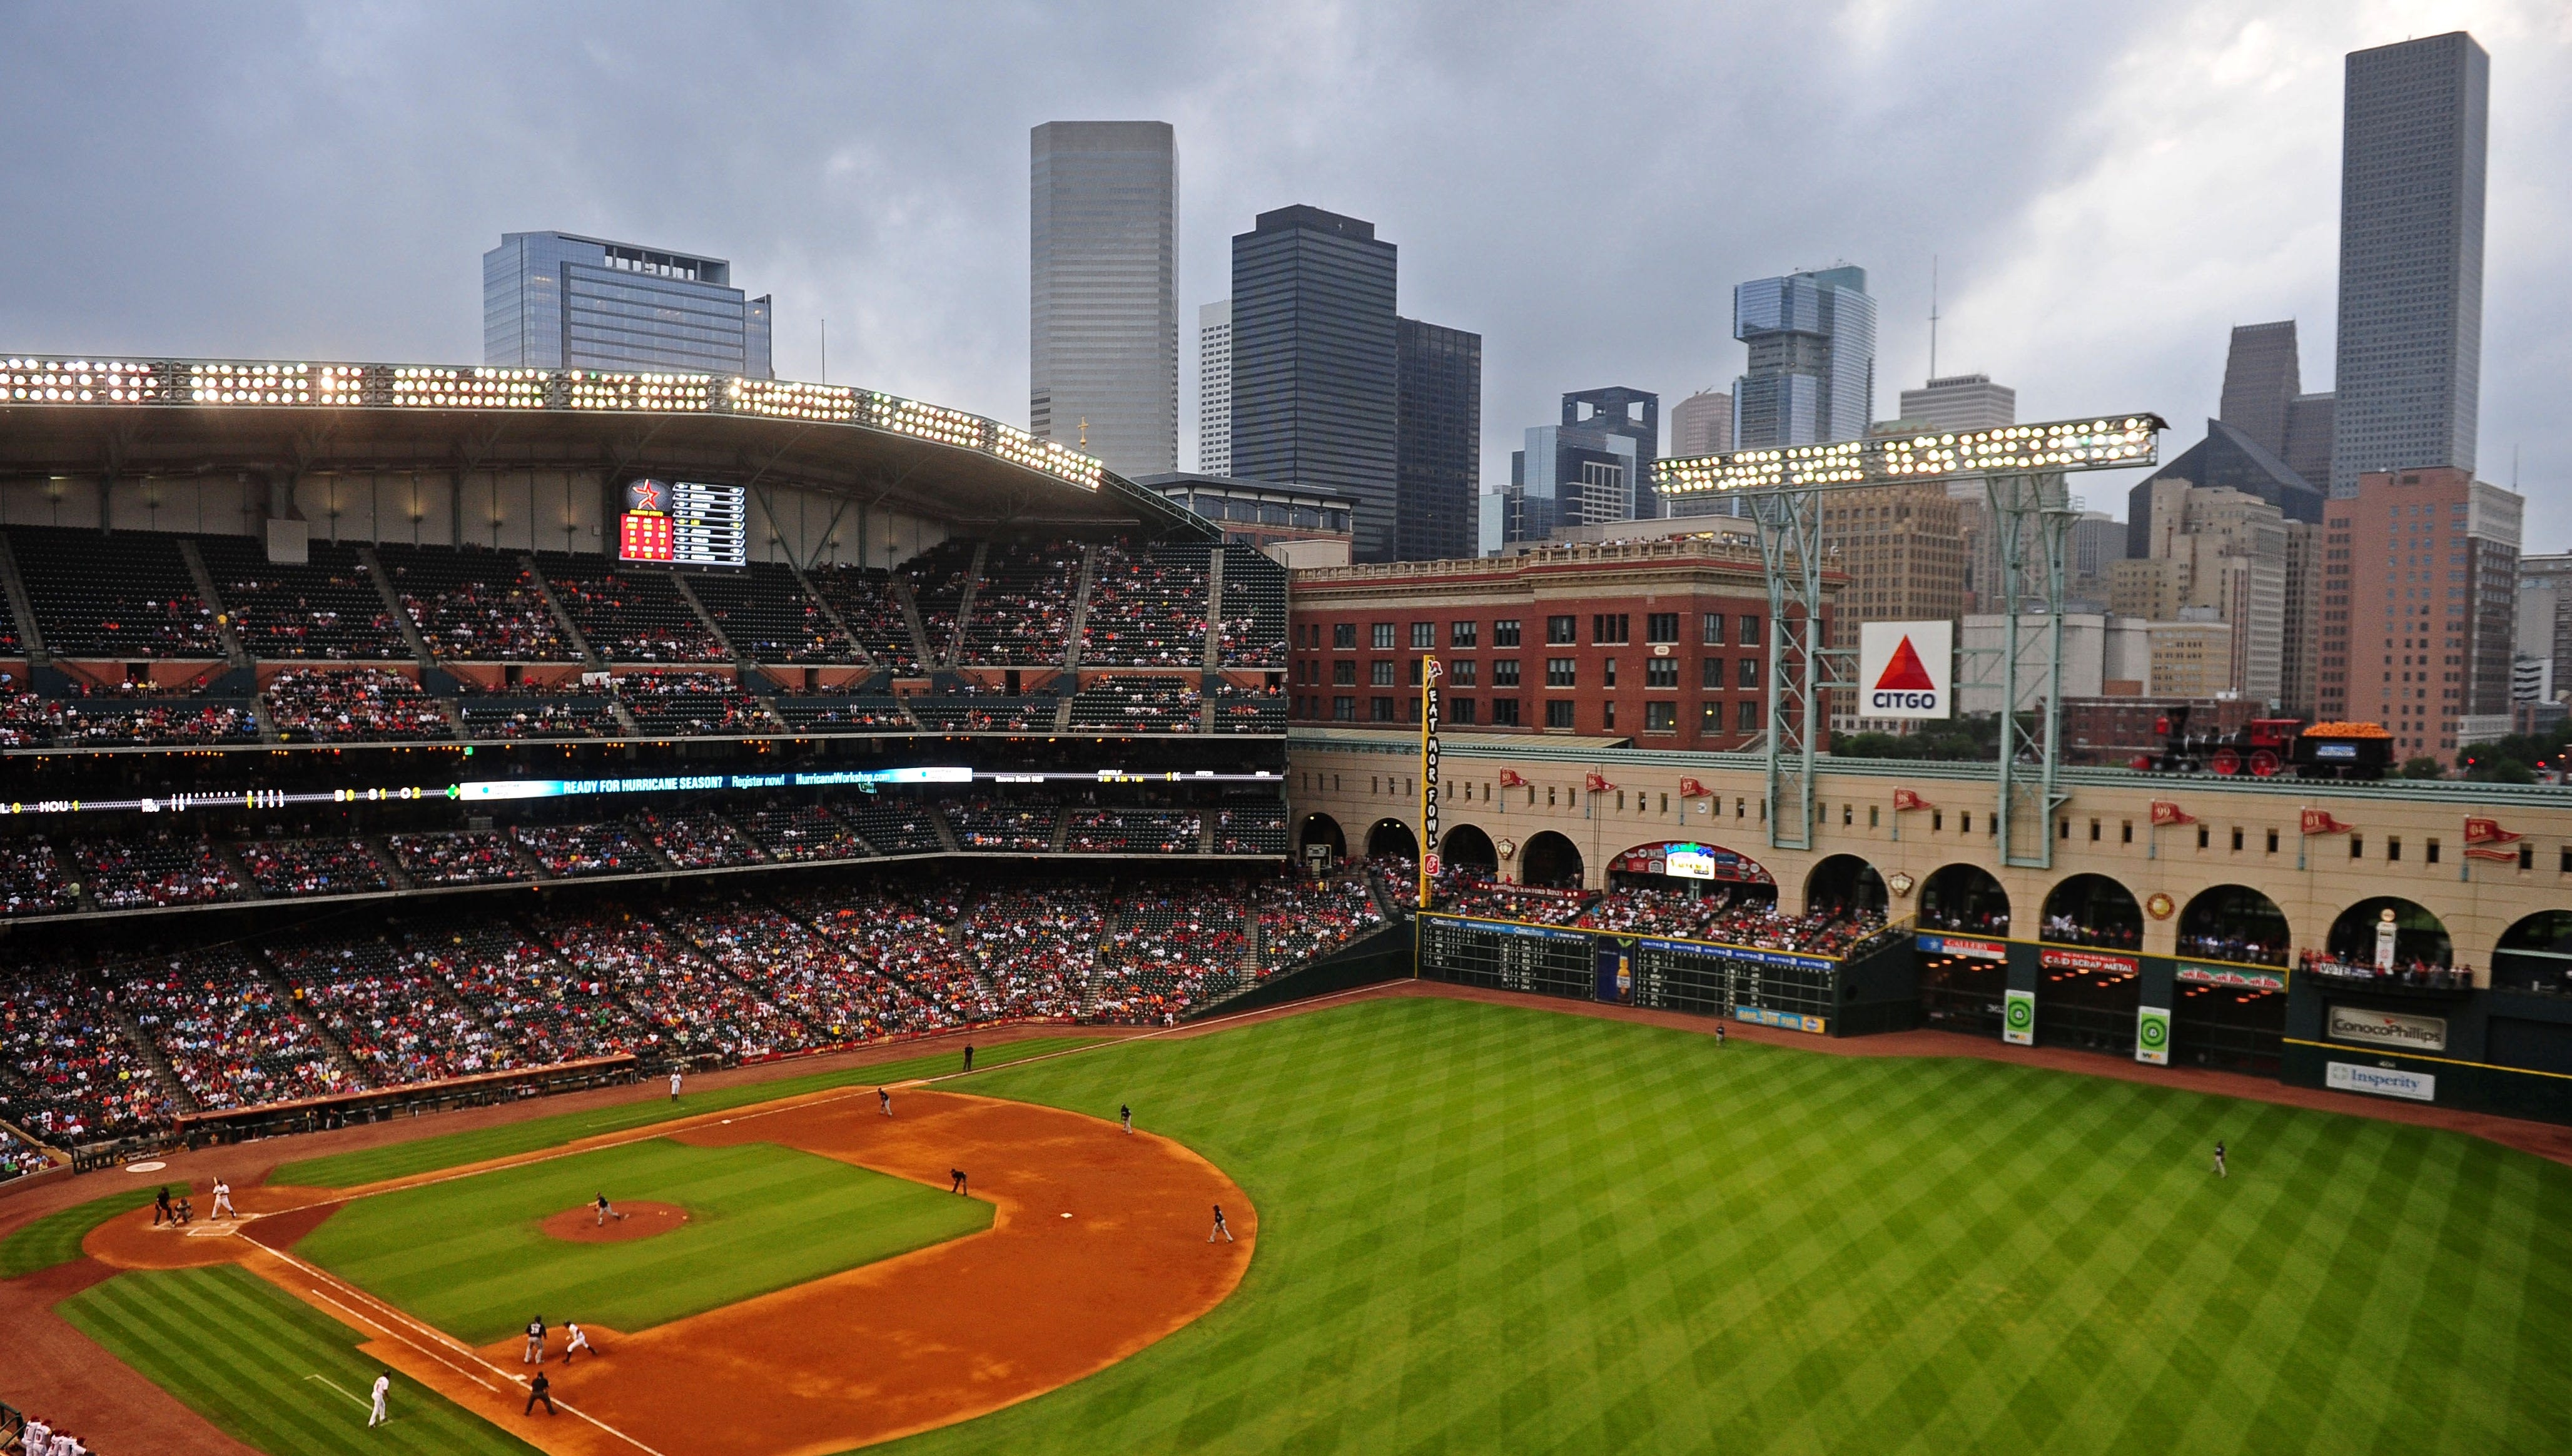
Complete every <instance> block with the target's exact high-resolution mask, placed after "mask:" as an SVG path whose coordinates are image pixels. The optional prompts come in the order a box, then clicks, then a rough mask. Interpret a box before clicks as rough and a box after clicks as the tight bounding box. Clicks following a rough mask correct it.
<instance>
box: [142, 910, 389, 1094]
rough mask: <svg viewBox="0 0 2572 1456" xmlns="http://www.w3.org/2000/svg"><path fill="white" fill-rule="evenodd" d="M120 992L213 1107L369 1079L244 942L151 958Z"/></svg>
mask: <svg viewBox="0 0 2572 1456" xmlns="http://www.w3.org/2000/svg"><path fill="white" fill-rule="evenodd" d="M117 992H118V994H119V995H120V996H121V997H123V998H124V1000H125V1003H126V1005H127V1006H128V1007H129V1008H131V1010H132V1013H133V1016H134V1021H135V1025H137V1026H139V1027H141V1028H142V1029H143V1034H144V1035H145V1036H147V1037H150V1038H151V1039H152V1042H153V1045H154V1046H155V1047H156V1048H158V1049H159V1050H160V1053H161V1055H162V1057H163V1058H164V1059H166V1060H167V1061H168V1062H169V1064H170V1070H171V1071H172V1072H174V1073H176V1074H177V1075H178V1078H179V1084H180V1086H182V1087H184V1088H185V1089H187V1092H188V1095H189V1096H190V1097H191V1098H193V1099H194V1100H195V1101H196V1103H197V1105H198V1106H199V1107H200V1108H202V1109H204V1110H207V1111H214V1110H217V1109H219V1108H224V1107H239V1106H250V1105H254V1104H256V1103H260V1102H275V1101H287V1100H291V1099H293V1098H296V1097H311V1096H325V1095H328V1094H329V1093H332V1092H350V1091H354V1090H356V1089H357V1088H358V1087H360V1086H362V1084H361V1083H360V1081H359V1080H358V1079H356V1078H354V1077H352V1076H351V1075H350V1074H349V1072H348V1071H347V1069H346V1068H344V1067H342V1066H340V1064H339V1063H338V1061H337V1060H336V1059H334V1058H333V1057H332V1056H331V1055H330V1051H329V1046H328V1044H327V1043H326V1042H324V1041H323V1040H322V1037H321V1035H320V1034H319V1033H318V1032H316V1031H315V1029H314V1026H313V1023H312V1022H310V1021H308V1020H306V1018H305V1017H304V1015H303V1014H302V1013H301V1012H299V1011H298V1010H297V1009H296V1007H295V1004H294V1002H293V1001H292V1000H291V999H290V998H289V997H288V996H287V995H286V994H285V993H284V992H281V991H280V990H278V988H277V986H276V985H275V984H274V983H272V982H270V981H269V980H268V979H267V978H266V977H264V976H262V975H261V974H260V972H259V969H258V967H257V966H256V965H255V964H254V963H253V962H252V961H251V959H250V957H249V955H248V954H247V953H246V952H245V951H244V950H243V949H242V948H240V947H238V946H220V947H215V948H211V949H205V950H197V951H191V952H185V953H180V954H172V955H166V956H156V957H150V958H147V959H145V960H143V961H142V962H140V963H138V964H136V965H133V966H131V967H128V968H126V969H125V972H124V974H123V975H122V976H121V977H120V978H119V980H118V983H117Z"/></svg>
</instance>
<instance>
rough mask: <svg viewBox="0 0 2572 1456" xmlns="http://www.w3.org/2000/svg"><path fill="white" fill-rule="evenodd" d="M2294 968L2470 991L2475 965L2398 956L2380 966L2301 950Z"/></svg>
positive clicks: (2377, 982)
mask: <svg viewBox="0 0 2572 1456" xmlns="http://www.w3.org/2000/svg"><path fill="white" fill-rule="evenodd" d="M2295 969H2296V970H2297V971H2300V972H2302V973H2304V974H2305V975H2307V976H2318V977H2321V978H2323V979H2325V980H2329V981H2339V982H2346V983H2349V984H2352V985H2358V986H2384V987H2393V986H2399V987H2408V988H2411V989H2413V990H2417V991H2470V990H2472V989H2473V984H2474V968H2473V967H2471V966H2449V965H2446V964H2445V963H2443V962H2438V961H2432V960H2429V959H2428V958H2427V957H2424V956H2404V957H2398V958H2396V959H2395V961H2394V963H2393V964H2392V965H2390V966H2378V965H2377V964H2375V963H2374V962H2373V961H2361V960H2358V959H2356V958H2354V957H2349V956H2336V955H2333V954H2331V953H2330V952H2328V951H2301V952H2298V953H2296V956H2295Z"/></svg>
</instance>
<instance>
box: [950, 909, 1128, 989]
mask: <svg viewBox="0 0 2572 1456" xmlns="http://www.w3.org/2000/svg"><path fill="white" fill-rule="evenodd" d="M1099 901H1100V897H1099V896H1098V895H1097V894H1095V893H1094V892H1093V891H1091V890H1089V889H1088V888H1086V887H1070V886H1065V887H1060V888H1051V889H1019V890H1010V891H1003V892H1001V893H998V894H994V895H992V896H990V897H988V898H986V899H985V900H983V901H982V903H981V904H979V905H978V906H975V907H974V909H973V911H972V913H971V914H969V915H967V916H966V917H964V919H963V920H962V921H960V922H959V923H958V924H957V926H956V928H955V930H954V931H953V932H952V936H953V939H954V940H955V943H956V945H957V946H958V948H959V949H960V950H961V951H962V952H963V954H964V960H965V963H966V964H967V965H969V966H970V967H971V968H972V969H973V971H974V972H975V973H976V974H977V975H979V976H980V977H981V979H982V981H983V983H984V984H985V985H987V986H989V987H990V988H991V993H992V996H993V997H994V998H995V999H996V1000H997V1002H998V1003H999V1008H1000V1014H1001V1015H1002V1016H1011V1017H1068V1016H1075V1015H1077V1014H1078V1013H1079V1011H1080V1009H1081V1004H1082V1002H1083V1001H1084V1000H1085V999H1086V996H1087V992H1088V989H1089V986H1090V984H1091V982H1092V981H1093V980H1094V979H1095V978H1096V976H1097V973H1098V961H1099V942H1100V941H1101V940H1102V939H1103V938H1104V937H1105V936H1106V934H1107V916H1106V914H1105V912H1104V911H1103V910H1102V909H1101V907H1100V903H1099Z"/></svg>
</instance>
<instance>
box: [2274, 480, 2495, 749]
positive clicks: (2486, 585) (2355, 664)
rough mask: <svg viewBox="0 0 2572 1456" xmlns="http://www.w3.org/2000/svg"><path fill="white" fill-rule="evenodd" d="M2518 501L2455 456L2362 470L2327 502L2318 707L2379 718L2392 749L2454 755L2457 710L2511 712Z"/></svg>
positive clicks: (2340, 716)
mask: <svg viewBox="0 0 2572 1456" xmlns="http://www.w3.org/2000/svg"><path fill="white" fill-rule="evenodd" d="M2522 507H2523V502H2522V501H2521V499H2520V497H2519V496H2518V495H2516V494H2514V493H2513V492H2511V491H2508V490H2504V489H2502V488H2501V487H2499V486H2497V485H2491V484H2486V483H2484V482H2483V481H2480V480H2476V479H2474V478H2473V477H2472V475H2470V474H2469V473H2467V472H2466V471H2463V470H2459V469H2455V468H2453V467H2450V466H2438V467H2435V468H2428V467H2423V468H2421V469H2416V470H2392V471H2376V470H2370V471H2368V472H2366V473H2364V474H2361V475H2359V476H2358V477H2357V494H2356V495H2355V496H2354V497H2353V498H2350V499H2346V500H2334V501H2331V502H2330V503H2329V506H2328V508H2327V510H2326V511H2325V512H2324V515H2323V532H2324V535H2323V541H2322V613H2321V618H2322V620H2321V673H2320V676H2321V682H2320V685H2319V691H2318V694H2317V696H2318V698H2319V706H2318V709H2317V711H2318V713H2319V715H2320V716H2321V717H2322V718H2325V719H2332V720H2345V719H2354V720H2357V721H2361V722H2369V723H2381V724H2383V725H2384V726H2385V728H2386V729H2387V730H2388V731H2390V732H2391V733H2392V734H2393V743H2394V753H2395V755H2396V756H2397V757H2403V758H2407V757H2413V756H2419V755H2427V756H2429V757H2433V758H2436V759H2438V760H2440V761H2442V762H2453V760H2454V758H2455V753H2456V738H2457V729H2458V723H2457V720H2458V719H2459V718H2465V717H2481V718H2493V717H2500V716H2505V715H2506V714H2507V713H2508V712H2509V667H2510V663H2509V659H2510V632H2511V627H2512V621H2513V618H2512V612H2513V606H2512V603H2513V602H2514V601H2515V600H2516V597H2517V586H2518V549H2519V524H2520V514H2521V511H2522ZM2503 731H2506V730H2505V729H2504V730H2503Z"/></svg>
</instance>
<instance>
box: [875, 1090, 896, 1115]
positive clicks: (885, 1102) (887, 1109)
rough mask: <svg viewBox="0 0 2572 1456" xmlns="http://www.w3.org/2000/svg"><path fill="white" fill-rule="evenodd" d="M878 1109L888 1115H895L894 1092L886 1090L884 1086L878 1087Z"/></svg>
mask: <svg viewBox="0 0 2572 1456" xmlns="http://www.w3.org/2000/svg"><path fill="white" fill-rule="evenodd" d="M876 1110H877V1111H880V1112H882V1113H884V1114H885V1115H886V1116H888V1117H890V1116H892V1115H893V1093H892V1092H886V1091H885V1090H884V1089H883V1088H877V1089H876Z"/></svg>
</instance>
